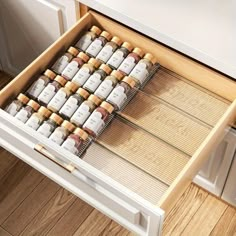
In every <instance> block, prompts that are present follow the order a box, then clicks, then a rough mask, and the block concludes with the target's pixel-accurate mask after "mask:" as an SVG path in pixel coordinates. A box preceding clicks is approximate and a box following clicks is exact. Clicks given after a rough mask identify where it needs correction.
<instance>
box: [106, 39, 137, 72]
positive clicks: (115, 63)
mask: <svg viewBox="0 0 236 236" xmlns="http://www.w3.org/2000/svg"><path fill="white" fill-rule="evenodd" d="M132 49H133V46H132V45H131V44H130V43H128V42H124V43H123V44H122V45H121V47H120V48H118V49H117V50H116V51H115V52H114V53H113V54H112V56H111V57H110V59H109V60H108V62H107V64H108V65H109V66H110V67H111V68H112V69H117V68H118V67H119V66H120V64H121V63H122V62H123V61H124V59H125V58H126V57H127V56H128V55H129V53H130V52H131V51H132Z"/></svg>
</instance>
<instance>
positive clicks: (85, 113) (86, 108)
mask: <svg viewBox="0 0 236 236" xmlns="http://www.w3.org/2000/svg"><path fill="white" fill-rule="evenodd" d="M100 103H101V100H100V99H99V98H98V97H97V96H95V95H90V96H89V98H88V100H86V101H84V102H83V103H82V104H81V105H80V106H79V108H78V109H77V110H76V112H75V113H74V114H73V116H72V117H71V119H70V121H71V122H72V123H73V124H75V125H77V126H82V125H83V123H84V122H85V121H86V120H87V118H88V117H89V116H90V115H91V113H92V112H93V110H94V109H95V108H96V107H97V106H98V105H99V104H100Z"/></svg>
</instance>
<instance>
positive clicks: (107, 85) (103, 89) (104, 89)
mask: <svg viewBox="0 0 236 236" xmlns="http://www.w3.org/2000/svg"><path fill="white" fill-rule="evenodd" d="M112 89H113V86H112V81H111V80H104V81H103V82H102V83H101V85H100V86H99V87H98V89H97V90H96V91H95V93H94V94H95V95H97V96H98V97H100V98H101V99H105V98H106V97H107V96H108V95H109V93H110V92H111V91H112Z"/></svg>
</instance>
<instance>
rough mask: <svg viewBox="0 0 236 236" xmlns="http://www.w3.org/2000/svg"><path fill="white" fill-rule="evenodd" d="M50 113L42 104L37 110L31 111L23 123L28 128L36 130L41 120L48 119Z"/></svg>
mask: <svg viewBox="0 0 236 236" xmlns="http://www.w3.org/2000/svg"><path fill="white" fill-rule="evenodd" d="M51 114H52V112H51V111H49V110H48V109H47V108H46V107H43V106H42V107H40V108H39V110H38V112H35V113H33V115H32V116H31V117H30V118H29V119H28V120H27V122H26V123H25V124H26V125H27V126H29V127H30V128H32V129H34V130H37V129H38V127H39V126H40V125H41V124H42V123H43V121H44V120H46V119H48V118H49V116H50V115H51Z"/></svg>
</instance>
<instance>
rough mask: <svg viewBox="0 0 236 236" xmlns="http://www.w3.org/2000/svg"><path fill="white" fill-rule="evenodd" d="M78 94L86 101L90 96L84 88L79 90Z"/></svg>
mask: <svg viewBox="0 0 236 236" xmlns="http://www.w3.org/2000/svg"><path fill="white" fill-rule="evenodd" d="M76 93H78V94H79V95H81V96H82V97H83V98H84V99H87V98H88V96H89V95H90V94H89V92H88V91H87V90H85V89H83V88H79V89H78V90H77V92H76Z"/></svg>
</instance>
